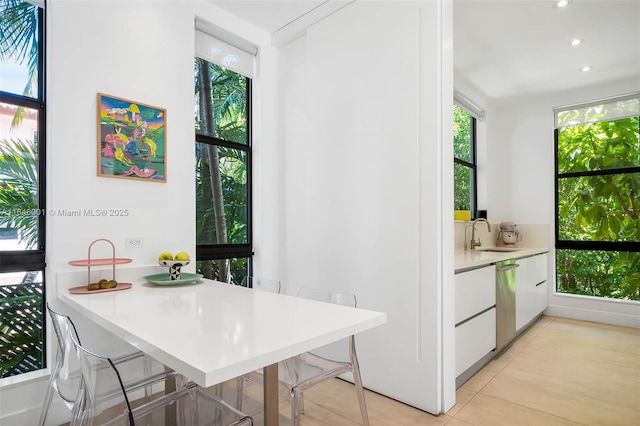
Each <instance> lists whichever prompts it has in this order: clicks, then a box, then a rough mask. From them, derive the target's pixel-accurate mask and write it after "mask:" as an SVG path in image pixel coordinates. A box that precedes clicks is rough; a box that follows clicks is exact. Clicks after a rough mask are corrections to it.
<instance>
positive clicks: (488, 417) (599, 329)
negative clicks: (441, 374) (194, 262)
mask: <svg viewBox="0 0 640 426" xmlns="http://www.w3.org/2000/svg"><path fill="white" fill-rule="evenodd" d="M365 374H366V373H365ZM234 387H235V385H234V383H229V384H228V385H227V386H226V389H225V391H224V392H225V399H227V400H231V401H234V400H235V397H234V396H233V395H234V391H235V389H234ZM261 394H262V389H261V387H260V386H259V385H256V384H253V383H249V382H246V384H245V396H244V406H243V409H244V411H246V412H247V413H249V414H252V415H254V417H255V420H256V424H257V425H262V423H263V419H262V413H261V405H262V398H261ZM366 400H367V407H368V411H369V419H370V423H371V426H391V425H393V426H400V425H427V426H429V425H448V426H470V425H474V426H501V425H504V426H521V425H522V426H529V425H530V426H540V425H544V426H554V425H562V426H564V425H567V426H569V425H606V426H616V425H620V426H631V425H640V329H636V328H627V327H617V326H611V325H604V324H598V323H592V322H585V321H576V320H570V319H564V318H556V317H542V318H541V319H540V320H539V321H538V322H536V323H535V324H534V325H533V326H532V327H531V328H530V329H529V330H527V331H526V332H525V333H524V334H523V335H521V336H520V337H519V338H518V339H517V340H516V341H515V342H514V343H512V344H511V346H510V347H508V348H507V349H506V350H505V351H503V353H502V354H501V355H500V356H498V357H496V358H494V359H493V360H492V361H491V362H489V363H488V364H487V365H486V366H485V367H484V368H483V369H482V370H480V371H479V372H478V373H477V374H476V375H475V376H474V377H472V378H471V379H470V380H469V381H468V382H467V383H465V384H464V385H463V386H462V387H461V388H460V389H458V391H457V393H456V402H457V403H456V405H455V406H454V407H453V408H452V409H451V410H449V411H448V412H447V413H446V414H441V415H439V416H434V415H431V414H429V413H426V412H424V411H421V410H418V409H415V408H413V407H410V406H408V405H405V404H402V403H400V402H398V401H395V400H392V399H389V398H386V397H384V396H382V395H379V394H376V393H373V392H368V391H367V394H366ZM280 422H281V424H282V425H287V424H288V423H289V403H288V401H287V400H286V399H284V398H283V399H282V400H281V403H280ZM301 423H302V426H353V425H359V424H361V418H360V411H359V409H358V402H357V397H356V394H355V390H354V389H353V385H352V384H351V383H348V382H345V381H342V380H339V379H335V380H331V381H329V382H326V383H324V384H321V385H318V386H316V387H315V388H314V389H311V390H309V391H307V392H306V393H305V414H303V416H302V422H301Z"/></svg>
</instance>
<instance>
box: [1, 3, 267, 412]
mask: <svg viewBox="0 0 640 426" xmlns="http://www.w3.org/2000/svg"><path fill="white" fill-rule="evenodd" d="M48 6H49V7H48V9H47V115H48V116H47V148H48V150H47V156H48V158H47V185H48V188H47V197H48V201H47V208H48V209H50V210H55V211H57V210H58V209H97V208H100V209H102V208H104V209H112V208H113V209H126V210H128V211H129V215H128V216H127V217H101V218H97V217H60V216H57V215H56V216H54V215H49V216H48V218H47V220H48V222H47V233H48V235H47V269H46V280H47V281H46V290H47V299H48V300H49V301H50V302H52V305H53V306H54V307H55V308H56V309H58V310H60V311H62V312H67V313H70V314H71V315H72V316H73V318H74V320H75V321H76V323H77V325H78V328H79V333H80V334H81V335H82V336H83V343H84V344H85V345H87V346H89V347H91V348H92V349H93V350H95V351H96V352H103V353H113V351H114V350H116V348H117V347H118V346H123V345H122V344H119V343H118V342H117V341H115V340H114V339H113V338H112V337H111V336H110V335H108V334H106V333H105V332H104V331H103V330H102V329H100V328H99V327H96V326H92V324H90V323H87V322H84V321H82V318H81V317H79V316H78V315H77V314H75V315H74V313H73V312H69V310H68V309H65V307H64V306H62V305H61V304H59V303H58V302H57V301H56V285H55V284H56V280H55V277H56V274H57V272H60V271H67V270H77V268H74V267H72V266H69V265H68V263H67V262H68V261H69V260H72V259H83V258H86V257H87V248H88V246H89V244H90V243H91V242H92V241H93V240H95V239H98V238H107V239H109V240H111V241H112V242H113V243H114V244H115V246H116V255H117V256H118V257H129V258H132V259H133V263H132V265H135V266H145V265H154V264H156V259H157V255H158V253H160V252H161V251H164V250H168V251H171V252H177V251H183V250H184V251H187V252H189V253H191V254H192V255H194V254H195V193H194V189H193V188H194V178H195V175H194V152H195V151H194V135H195V133H194V106H193V105H194V103H193V102H194V89H193V79H194V73H193V52H194V17H195V16H196V15H197V16H200V17H202V18H204V19H206V20H208V21H210V22H212V23H214V24H216V25H218V26H220V27H223V28H226V29H228V30H231V31H233V32H234V33H236V34H237V35H239V36H241V37H243V38H245V39H247V40H249V41H251V42H253V43H254V44H256V45H258V46H260V47H262V49H261V51H260V56H261V60H262V66H261V69H260V73H261V74H259V77H258V78H257V79H256V86H255V87H254V102H255V105H257V108H256V109H257V110H259V111H263V112H262V113H260V114H258V115H257V116H256V117H255V123H256V124H254V125H255V127H256V128H259V129H260V130H259V131H257V132H256V135H254V142H255V144H256V146H258V145H259V143H261V144H262V145H260V146H259V147H256V152H257V155H256V157H255V161H256V163H257V164H259V165H258V166H257V168H256V170H257V179H258V180H261V183H260V184H259V185H257V191H258V194H257V196H256V200H257V202H256V208H257V209H259V210H260V211H261V212H263V213H264V214H263V215H261V217H260V219H259V220H258V221H257V223H256V228H257V229H259V230H261V231H262V232H261V233H260V235H261V237H260V238H259V239H258V244H257V247H258V248H259V249H260V250H259V249H257V250H256V251H260V252H265V253H268V255H266V256H259V255H257V256H256V258H257V261H258V263H259V264H260V263H261V262H262V259H263V258H264V259H266V262H265V263H275V264H277V263H278V262H277V249H278V245H277V243H276V238H277V232H278V227H277V219H275V218H276V217H277V203H274V204H273V207H270V206H269V205H267V206H265V205H264V204H265V203H264V200H265V199H273V198H275V199H277V197H276V196H274V197H270V196H269V197H267V196H264V195H263V193H264V192H266V191H271V192H275V189H274V186H275V178H274V177H271V176H272V175H274V174H275V173H276V172H275V170H276V166H275V165H271V163H269V165H261V164H262V163H261V161H260V156H261V155H264V157H265V158H266V159H267V161H271V160H272V159H273V158H274V156H275V154H270V153H268V149H270V147H272V146H273V144H274V140H275V138H274V137H273V133H274V127H273V125H270V124H269V123H273V122H274V121H275V119H274V116H275V112H274V108H273V107H272V105H271V103H272V102H274V101H273V100H272V99H271V100H266V101H264V99H265V98H264V96H265V95H266V96H269V97H273V96H274V92H275V88H274V87H275V82H274V80H275V74H274V73H275V69H274V68H273V67H274V64H275V54H274V52H273V49H271V48H270V47H265V45H267V44H268V42H269V40H268V36H267V34H265V33H263V32H262V31H259V30H257V29H256V28H254V27H251V26H250V25H248V24H247V23H245V22H243V21H240V20H238V19H237V18H235V17H233V16H231V15H229V14H228V13H226V12H224V11H222V10H219V9H218V8H216V7H214V6H212V5H211V4H208V3H206V2H203V1H195V2H180V1H163V2H146V1H134V0H132V1H119V2H112V1H63V0H54V1H50V2H49V5H48ZM261 78H262V79H261ZM269 80H271V81H269ZM98 92H102V93H105V94H109V95H113V96H117V97H122V98H126V99H131V100H134V101H136V102H141V103H146V104H150V105H155V106H159V107H163V108H166V109H167V182H166V183H154V182H140V181H132V180H125V179H113V178H102V177H97V176H96V155H97V154H96V144H97V135H96V128H97V125H96V116H97V112H96V102H97V99H96V98H97V93H98ZM263 101H264V105H263V104H262V102H263ZM263 177H264V179H262V178H263ZM274 224H275V225H274ZM126 237H142V238H144V248H141V249H127V248H125V246H124V242H125V238H126ZM269 245H271V246H272V248H268V249H266V250H261V249H262V248H263V247H265V246H269ZM105 248H108V246H106V245H105V246H102V247H101V245H96V246H95V251H94V253H93V255H96V256H97V257H106V256H110V255H111V252H110V250H104V249H105ZM274 259H276V260H275V261H274ZM188 268H189V269H193V268H194V265H193V264H192V265H190V266H189V267H188ZM272 273H273V274H277V272H274V271H272ZM116 277H117V274H116ZM50 337H51V336H49V338H50ZM117 349H122V350H124V348H123V347H122V348H117ZM48 352H49V357H50V359H51V357H52V355H53V354H54V353H55V343H54V342H53V341H52V340H51V339H49V347H48ZM44 373H46V372H44ZM31 376H32V377H33V379H32V380H27V381H25V377H18V378H16V379H15V380H12V382H13V383H9V382H8V381H6V380H5V381H3V382H2V383H0V386H2V387H1V388H0V423H2V424H3V425H4V424H7V425H12V424H15V425H23V424H36V423H37V418H38V416H39V411H40V406H41V404H42V400H43V397H44V389H45V388H46V384H47V377H46V375H43V372H39V373H36V374H34V375H31ZM34 376H35V377H34ZM58 402H59V401H58ZM60 405H61V404H60ZM59 408H60V407H59ZM63 412H64V410H63Z"/></svg>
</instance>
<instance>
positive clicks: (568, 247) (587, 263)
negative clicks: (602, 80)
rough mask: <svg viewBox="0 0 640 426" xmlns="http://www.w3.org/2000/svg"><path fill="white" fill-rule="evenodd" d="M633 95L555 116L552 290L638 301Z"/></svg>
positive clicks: (639, 154)
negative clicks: (554, 221) (554, 223)
mask: <svg viewBox="0 0 640 426" xmlns="http://www.w3.org/2000/svg"><path fill="white" fill-rule="evenodd" d="M639 111H640V97H639V95H638V94H635V95H631V96H626V97H621V98H617V99H612V100H607V101H604V102H593V103H590V104H586V105H579V106H575V107H571V108H563V109H559V110H558V111H556V130H555V141H556V154H557V162H556V182H557V184H556V188H557V191H556V212H557V216H556V268H557V285H556V290H557V291H558V292H560V293H572V294H581V295H588V296H597V297H607V298H616V299H627V300H640V137H639V127H638V126H639V125H638V115H640V112H639Z"/></svg>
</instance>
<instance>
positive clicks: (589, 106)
mask: <svg viewBox="0 0 640 426" xmlns="http://www.w3.org/2000/svg"><path fill="white" fill-rule="evenodd" d="M553 112H554V115H555V126H556V129H559V128H561V127H567V126H577V125H580V124H586V123H597V122H599V121H611V120H619V119H621V118H628V117H635V116H638V115H640V93H633V94H631V95H625V96H618V97H615V98H608V99H603V100H599V101H592V102H588V103H582V104H577V105H570V106H566V107H559V108H554V110H553Z"/></svg>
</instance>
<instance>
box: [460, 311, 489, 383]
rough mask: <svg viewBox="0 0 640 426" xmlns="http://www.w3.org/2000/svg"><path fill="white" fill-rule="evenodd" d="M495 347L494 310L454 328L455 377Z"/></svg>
mask: <svg viewBox="0 0 640 426" xmlns="http://www.w3.org/2000/svg"><path fill="white" fill-rule="evenodd" d="M495 347H496V308H495V307H494V308H491V309H489V310H488V311H486V312H484V313H482V314H480V315H478V316H477V317H475V318H473V319H472V320H469V321H467V322H464V323H462V324H460V325H458V326H456V377H458V376H459V375H460V374H462V373H464V372H465V371H466V370H467V369H468V368H469V367H471V366H472V365H473V364H475V363H476V362H477V361H479V360H480V358H482V357H483V356H485V355H486V354H488V353H489V352H491V351H492V350H494V349H495Z"/></svg>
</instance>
